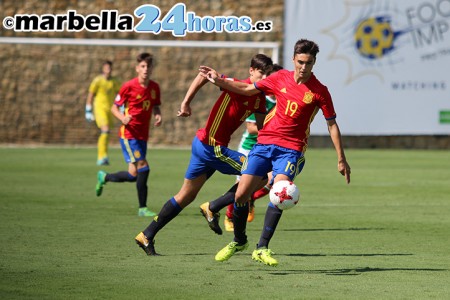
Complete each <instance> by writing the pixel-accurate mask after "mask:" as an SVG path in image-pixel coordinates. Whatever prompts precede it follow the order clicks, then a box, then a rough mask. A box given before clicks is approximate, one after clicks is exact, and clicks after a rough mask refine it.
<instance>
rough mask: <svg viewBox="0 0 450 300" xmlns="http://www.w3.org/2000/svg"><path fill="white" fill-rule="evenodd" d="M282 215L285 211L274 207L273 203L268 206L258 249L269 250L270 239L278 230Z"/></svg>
mask: <svg viewBox="0 0 450 300" xmlns="http://www.w3.org/2000/svg"><path fill="white" fill-rule="evenodd" d="M282 213H283V211H282V210H281V209H278V208H276V207H275V206H273V205H272V203H270V204H269V205H268V206H267V210H266V216H265V218H264V228H263V231H262V233H261V237H260V239H259V243H258V248H261V247H266V248H267V247H268V246H269V242H270V239H271V238H272V236H273V234H274V233H275V229H276V228H277V225H278V221H280V218H281V215H282Z"/></svg>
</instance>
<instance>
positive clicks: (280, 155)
mask: <svg viewBox="0 0 450 300" xmlns="http://www.w3.org/2000/svg"><path fill="white" fill-rule="evenodd" d="M318 52H319V47H318V45H317V44H316V43H314V42H312V41H309V40H306V39H302V40H299V41H297V43H296V44H295V47H294V55H293V62H294V66H295V70H294V71H287V70H281V71H279V72H277V73H274V74H273V75H271V76H269V77H267V78H266V79H263V80H261V81H259V82H257V83H255V84H244V83H233V82H227V81H224V80H222V79H221V78H220V77H219V76H218V74H217V72H216V71H215V70H213V69H211V68H209V67H206V66H203V67H200V71H201V74H203V76H205V78H208V79H209V80H210V81H212V82H214V83H215V84H216V85H217V86H219V87H221V88H224V89H227V90H231V91H233V92H236V93H241V94H243V95H247V96H249V95H254V94H257V93H260V92H261V91H262V92H264V93H266V94H273V95H275V97H276V99H277V105H276V107H275V108H274V109H273V110H272V111H271V112H270V113H269V114H268V115H267V117H266V119H265V122H264V127H263V128H262V129H261V130H260V131H259V134H258V144H256V145H255V146H254V148H253V149H252V150H251V151H250V153H249V156H248V161H247V165H246V166H245V167H244V168H243V170H242V176H241V180H240V182H239V186H238V188H237V191H236V196H235V211H234V214H233V223H234V241H233V242H231V243H229V244H228V245H227V246H226V247H225V248H223V249H222V250H220V251H219V252H218V253H217V254H216V257H215V259H216V260H217V261H226V260H228V259H229V258H230V257H231V256H233V254H234V253H236V252H239V251H243V250H245V249H246V248H247V247H248V241H247V235H246V234H245V229H246V223H247V222H246V221H247V215H248V199H249V197H250V195H251V193H252V192H253V191H254V190H255V187H256V186H257V185H258V183H259V182H260V180H261V178H262V177H263V176H264V175H265V174H267V172H269V171H270V170H273V177H274V182H277V181H279V180H291V181H293V180H294V178H295V176H296V175H297V174H298V173H300V172H301V170H302V168H303V165H304V162H305V158H304V152H305V151H306V148H307V141H308V136H309V131H310V124H311V122H312V121H313V119H314V116H315V115H316V113H317V112H318V110H319V109H320V110H322V112H323V115H324V117H325V119H326V122H327V125H328V130H329V133H330V136H331V140H332V141H333V144H334V148H335V150H336V153H337V157H338V171H339V172H340V173H341V174H342V175H344V176H345V178H346V181H347V183H350V166H349V164H348V163H347V159H346V157H345V154H344V149H343V145H342V138H341V133H340V130H339V127H338V124H337V122H336V113H335V111H334V107H333V102H332V100H331V96H330V93H329V92H328V89H327V88H326V87H325V86H324V85H323V84H321V83H320V82H319V81H318V80H317V78H316V77H315V75H314V74H313V73H312V68H313V66H314V64H315V62H316V55H317V53H318ZM281 214H282V211H281V210H279V209H278V208H276V207H275V206H273V205H272V204H271V203H270V204H269V206H268V208H267V211H266V216H265V220H264V227H263V231H262V234H261V237H260V240H259V243H258V244H257V248H256V249H255V250H254V251H253V253H252V259H254V260H256V261H259V262H262V263H264V264H266V265H270V266H275V265H277V264H278V262H277V260H276V259H275V258H273V257H272V254H273V252H272V251H271V250H270V249H268V244H269V241H270V239H271V238H272V236H273V234H274V232H275V229H276V226H277V224H278V221H279V220H280V218H281Z"/></svg>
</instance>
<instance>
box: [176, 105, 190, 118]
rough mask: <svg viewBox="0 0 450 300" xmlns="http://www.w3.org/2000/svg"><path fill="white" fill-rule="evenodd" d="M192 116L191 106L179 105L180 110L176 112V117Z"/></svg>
mask: <svg viewBox="0 0 450 300" xmlns="http://www.w3.org/2000/svg"><path fill="white" fill-rule="evenodd" d="M191 114H192V112H191V106H190V105H189V104H186V103H184V102H182V103H181V106H180V110H179V111H178V112H177V117H190V116H191Z"/></svg>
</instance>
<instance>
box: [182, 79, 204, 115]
mask: <svg viewBox="0 0 450 300" xmlns="http://www.w3.org/2000/svg"><path fill="white" fill-rule="evenodd" d="M207 82H208V80H207V79H206V78H205V77H203V76H202V75H201V74H200V73H199V74H198V75H197V77H195V79H194V81H192V83H191V85H190V86H189V89H188V91H187V92H186V95H185V96H184V99H183V101H182V102H181V106H180V110H179V111H178V113H177V117H189V116H190V115H191V113H192V112H191V102H192V100H193V99H194V97H195V95H196V94H197V92H198V91H199V90H200V89H201V88H202V86H204V85H205V84H206V83H207Z"/></svg>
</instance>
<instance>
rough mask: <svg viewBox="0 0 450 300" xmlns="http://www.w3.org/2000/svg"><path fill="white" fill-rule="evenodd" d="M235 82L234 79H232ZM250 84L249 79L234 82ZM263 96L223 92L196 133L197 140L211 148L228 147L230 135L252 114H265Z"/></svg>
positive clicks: (264, 99)
mask: <svg viewBox="0 0 450 300" xmlns="http://www.w3.org/2000/svg"><path fill="white" fill-rule="evenodd" d="M232 80H236V79H232ZM236 81H241V82H246V83H251V81H250V78H247V79H246V80H236ZM265 101H266V98H265V97H264V95H263V94H260V93H259V94H257V95H253V96H242V95H239V94H235V93H232V92H230V91H227V90H224V91H223V92H222V94H221V95H220V97H219V99H217V101H216V103H215V104H214V106H213V108H212V109H211V112H210V113H209V117H208V120H207V121H206V126H205V127H204V128H201V129H199V130H198V131H197V137H198V139H199V140H200V141H201V142H202V143H204V144H207V145H211V146H218V145H220V146H225V147H226V146H228V143H229V142H230V138H231V135H232V134H233V132H235V131H236V129H237V128H238V127H239V126H240V125H241V124H242V123H243V122H244V121H245V119H246V118H247V117H248V116H250V115H251V114H252V113H254V112H257V113H266V103H265Z"/></svg>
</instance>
